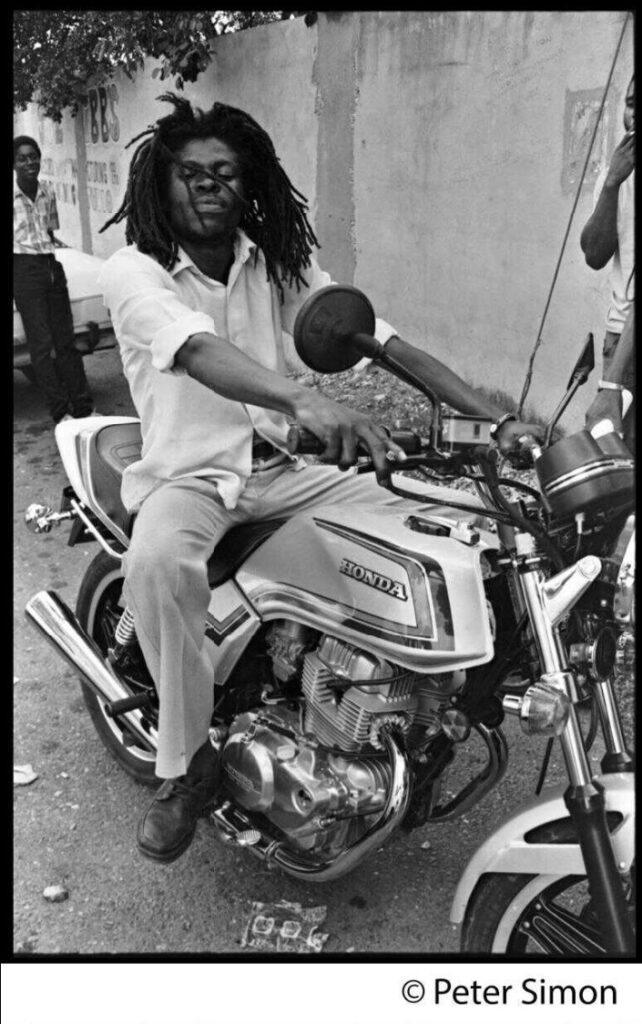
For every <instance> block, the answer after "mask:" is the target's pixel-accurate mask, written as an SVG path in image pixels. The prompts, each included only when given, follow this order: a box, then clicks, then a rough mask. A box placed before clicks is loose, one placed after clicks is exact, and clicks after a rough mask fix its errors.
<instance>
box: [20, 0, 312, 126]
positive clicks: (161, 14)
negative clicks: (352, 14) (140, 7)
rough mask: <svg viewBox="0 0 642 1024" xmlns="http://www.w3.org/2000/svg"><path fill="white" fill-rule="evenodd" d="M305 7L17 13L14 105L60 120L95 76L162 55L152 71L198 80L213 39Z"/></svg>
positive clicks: (100, 78) (132, 68)
mask: <svg viewBox="0 0 642 1024" xmlns="http://www.w3.org/2000/svg"><path fill="white" fill-rule="evenodd" d="M304 13H305V12H304V11H150V10H147V11H82V10H53V11H48V10H47V11H29V10H18V11H14V56H13V72H14V75H13V106H14V111H15V110H25V109H26V107H27V104H28V103H31V102H36V101H37V102H39V103H40V104H41V106H42V108H43V113H44V114H45V115H46V116H47V117H51V118H52V119H53V120H54V121H60V120H62V112H63V110H65V109H67V108H69V109H70V111H71V113H72V114H75V113H76V111H77V110H78V106H79V103H80V102H81V101H82V100H83V96H84V94H85V92H86V90H87V85H88V83H89V81H90V80H91V84H92V85H93V86H96V85H100V84H101V83H103V82H105V81H107V80H108V79H110V78H111V77H113V75H114V73H115V71H116V69H117V68H121V69H122V70H124V71H125V73H126V74H127V75H128V77H129V78H133V77H134V76H135V74H136V72H137V71H138V70H140V69H142V68H143V66H144V61H145V58H146V57H153V58H155V59H157V60H159V61H160V62H161V63H160V68H155V69H154V71H153V72H152V74H153V76H154V77H155V78H157V77H160V79H161V81H164V80H165V79H166V78H171V77H172V76H176V77H175V86H176V88H178V89H182V87H183V84H184V82H195V81H196V80H197V78H198V76H199V75H200V74H201V73H202V72H203V71H204V70H205V69H206V68H207V67H208V66H209V64H210V62H211V60H212V53H211V51H210V46H209V44H210V41H211V40H212V39H214V38H216V37H217V36H220V35H223V34H225V33H227V32H237V31H240V30H242V29H246V28H252V27H253V26H255V25H263V24H266V23H268V22H272V21H282V20H285V19H288V18H291V17H297V16H299V15H301V14H304Z"/></svg>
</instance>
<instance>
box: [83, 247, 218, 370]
mask: <svg viewBox="0 0 642 1024" xmlns="http://www.w3.org/2000/svg"><path fill="white" fill-rule="evenodd" d="M98 283H99V287H100V288H101V289H102V292H103V296H104V301H105V305H106V306H107V308H108V309H109V312H110V316H111V320H112V324H113V327H114V332H115V334H116V337H117V338H118V341H119V343H120V344H121V345H122V346H123V347H126V346H132V347H134V348H138V349H148V350H149V351H150V353H151V358H152V366H153V367H154V368H155V369H156V370H160V372H161V373H173V374H177V375H180V374H184V373H185V372H186V371H185V368H184V367H182V366H178V365H176V364H175V362H174V360H175V358H176V353H177V352H178V350H179V349H180V348H181V347H182V346H183V345H184V344H185V342H186V341H187V339H188V338H190V337H191V336H192V335H194V334H201V333H206V334H216V333H217V332H216V325H215V323H214V320H213V319H212V317H211V316H208V315H207V314H206V313H200V312H198V311H195V310H193V309H190V307H189V306H188V305H186V304H185V303H184V302H182V301H181V299H180V298H179V296H178V295H177V294H176V292H175V290H174V289H173V288H172V279H171V276H170V275H169V274H168V273H167V271H165V270H164V269H163V268H162V267H161V266H159V264H158V263H156V261H155V260H152V259H151V258H149V257H145V256H143V255H142V254H140V253H136V254H133V253H128V252H127V251H125V252H122V251H121V252H118V253H115V254H114V256H112V257H111V258H110V259H109V260H107V262H106V263H105V266H104V267H103V268H102V270H101V273H100V277H99V282H98Z"/></svg>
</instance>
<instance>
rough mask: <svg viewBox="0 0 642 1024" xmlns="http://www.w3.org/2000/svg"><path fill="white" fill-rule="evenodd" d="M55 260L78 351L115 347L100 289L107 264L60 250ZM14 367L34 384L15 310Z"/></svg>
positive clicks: (78, 253) (97, 259)
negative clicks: (59, 266)
mask: <svg viewBox="0 0 642 1024" xmlns="http://www.w3.org/2000/svg"><path fill="white" fill-rule="evenodd" d="M56 259H57V260H58V261H59V262H60V263H62V265H63V267H64V268H65V276H66V278H67V287H68V289H69V298H70V300H71V311H72V314H73V318H74V334H75V342H76V348H77V349H78V351H79V352H80V353H81V354H82V355H83V356H85V355H89V353H90V352H95V351H96V350H101V349H105V348H113V347H114V346H115V344H116V340H115V338H114V335H113V332H112V325H111V320H110V319H109V312H108V310H107V309H106V308H105V306H104V305H103V298H102V293H101V291H100V289H99V288H98V285H97V283H96V282H97V280H98V274H99V272H100V269H101V267H102V265H103V263H104V262H105V261H104V260H102V259H100V257H98V256H90V255H89V253H86V252H81V251H80V249H71V248H69V247H67V246H61V247H60V248H57V249H56ZM13 365H14V368H15V369H17V370H22V372H23V373H24V374H25V375H26V376H27V377H28V378H29V379H30V380H31V379H33V371H32V368H31V362H30V359H29V350H28V349H27V342H26V338H25V331H24V327H23V325H22V318H21V316H20V313H19V312H18V310H17V309H16V306H15V303H14V306H13Z"/></svg>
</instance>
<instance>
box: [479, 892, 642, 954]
mask: <svg viewBox="0 0 642 1024" xmlns="http://www.w3.org/2000/svg"><path fill="white" fill-rule="evenodd" d="M626 890H627V891H626V896H627V903H628V906H629V913H630V915H631V923H632V925H634V924H635V885H634V879H633V877H632V878H631V880H630V881H629V883H628V885H627V887H626ZM461 948H462V951H463V952H466V953H502V954H504V955H511V956H535V957H539V958H541V957H546V956H555V957H570V956H579V957H584V956H585V957H605V956H607V951H606V949H605V947H604V940H603V938H602V936H601V933H600V929H599V924H598V921H597V918H596V915H595V912H594V909H593V906H592V904H591V900H590V894H589V891H588V882H587V879H586V878H585V877H583V876H577V875H568V876H566V877H565V878H561V879H560V878H552V876H549V875H509V874H487V875H484V876H483V877H482V878H481V879H480V881H479V883H478V884H477V887H476V889H475V892H474V893H473V895H472V897H471V901H470V904H469V907H468V911H467V914H466V920H465V922H464V927H463V931H462V941H461Z"/></svg>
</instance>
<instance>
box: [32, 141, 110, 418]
mask: <svg viewBox="0 0 642 1024" xmlns="http://www.w3.org/2000/svg"><path fill="white" fill-rule="evenodd" d="M13 166H14V171H15V183H14V189H13V289H14V292H13V295H14V301H15V304H16V308H17V310H18V312H19V313H20V316H21V317H22V323H23V326H24V329H25V335H26V338H27V345H28V347H29V355H30V358H31V365H32V367H33V371H34V374H35V378H36V382H37V384H38V385H39V387H40V388H41V390H42V392H43V394H44V396H45V399H46V401H47V405H48V407H49V412H50V413H51V417H52V419H53V421H54V423H58V422H59V421H60V420H63V419H69V418H70V417H71V416H74V417H79V416H89V415H90V414H91V413H92V411H93V399H92V396H91V392H90V390H89V384H88V383H87V378H86V376H85V370H84V367H83V362H82V356H81V355H80V353H79V352H78V351H77V349H76V347H75V345H74V325H73V316H72V312H71V303H70V301H69V292H68V291H67V279H66V277H65V271H64V269H63V267H62V264H61V263H59V262H58V260H57V259H56V257H55V255H54V248H55V241H56V239H55V237H54V231H55V230H57V229H58V227H59V224H58V211H57V207H56V197H55V195H54V194H53V192H52V191H50V190H49V188H47V186H46V185H44V184H42V182H39V181H38V175H39V173H40V147H39V146H38V143H37V142H36V141H35V140H34V139H32V138H30V137H29V136H28V135H20V136H18V137H17V138H16V139H14V140H13ZM52 353H53V355H52Z"/></svg>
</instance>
